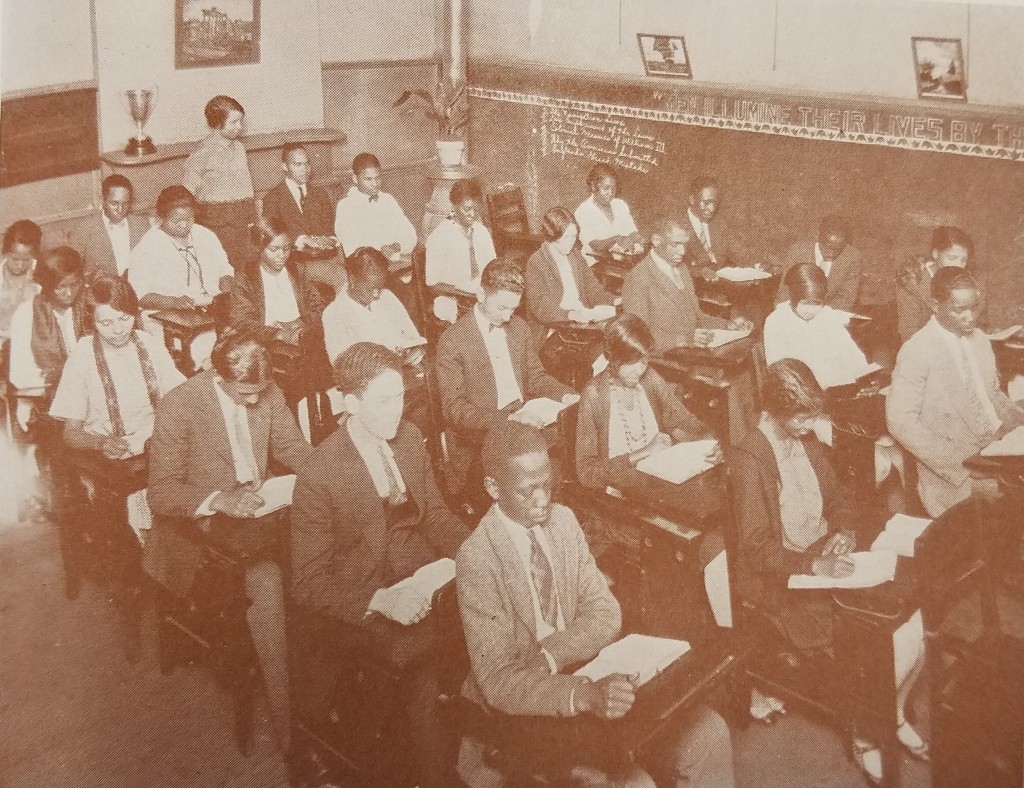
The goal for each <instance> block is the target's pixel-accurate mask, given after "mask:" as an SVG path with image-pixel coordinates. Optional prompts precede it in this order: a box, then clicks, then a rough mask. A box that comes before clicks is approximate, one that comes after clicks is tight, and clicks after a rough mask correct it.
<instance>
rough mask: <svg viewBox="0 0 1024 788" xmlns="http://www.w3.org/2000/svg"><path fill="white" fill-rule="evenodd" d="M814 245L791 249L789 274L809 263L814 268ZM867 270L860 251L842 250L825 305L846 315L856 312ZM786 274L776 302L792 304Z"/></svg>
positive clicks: (800, 243)
mask: <svg viewBox="0 0 1024 788" xmlns="http://www.w3.org/2000/svg"><path fill="white" fill-rule="evenodd" d="M815 243H816V242H815V241H797V242H796V243H795V244H793V245H792V246H790V247H789V251H788V252H786V271H789V269H790V268H792V267H793V266H794V265H803V264H805V263H809V264H811V265H815V257H814V244H815ZM863 268H864V261H863V259H862V258H861V254H860V252H859V251H857V250H856V249H854V248H853V247H852V246H847V247H846V248H845V249H843V253H842V254H841V255H839V257H837V258H836V259H835V260H833V261H832V268H831V269H829V272H828V291H827V295H826V300H825V303H826V304H827V305H828V306H830V307H832V308H833V309H843V310H845V311H847V312H849V311H850V310H852V309H853V305H854V304H856V303H857V299H858V298H859V297H860V275H861V271H862V270H863ZM785 278H786V277H785V274H783V276H782V279H781V280H780V283H779V293H778V296H777V297H776V299H775V300H776V302H779V301H788V300H789V288H787V287H786V285H784V284H782V280H784V279H785Z"/></svg>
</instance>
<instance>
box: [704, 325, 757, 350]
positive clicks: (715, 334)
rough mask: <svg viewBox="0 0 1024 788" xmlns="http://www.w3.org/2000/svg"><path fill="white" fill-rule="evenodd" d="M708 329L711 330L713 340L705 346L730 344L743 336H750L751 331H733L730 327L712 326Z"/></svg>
mask: <svg viewBox="0 0 1024 788" xmlns="http://www.w3.org/2000/svg"><path fill="white" fill-rule="evenodd" d="M706 330H710V331H711V341H710V342H709V343H708V344H707V345H705V347H721V346H722V345H728V344H729V343H730V342H735V341H736V340H737V339H743V337H747V336H750V332H749V331H733V330H732V329H728V328H712V329H706Z"/></svg>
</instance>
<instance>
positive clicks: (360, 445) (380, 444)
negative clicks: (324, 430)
mask: <svg viewBox="0 0 1024 788" xmlns="http://www.w3.org/2000/svg"><path fill="white" fill-rule="evenodd" d="M345 428H346V429H347V430H348V436H349V437H350V438H351V439H352V444H353V445H354V446H355V447H356V451H358V452H359V456H360V457H362V458H363V462H364V463H366V470H367V472H369V474H370V479H371V480H372V481H373V486H374V487H376V488H377V495H379V496H380V497H381V498H387V497H388V494H389V493H390V492H391V485H390V484H389V483H388V476H387V471H386V470H385V469H384V462H383V460H382V458H381V456H380V453H381V450H383V452H384V456H385V457H386V458H387V462H388V465H390V466H391V473H393V474H394V476H395V480H396V481H397V482H398V489H399V491H400V492H402V493H405V480H403V479H402V472H401V471H400V470H399V469H398V463H397V462H395V453H394V451H392V449H391V445H390V444H389V443H388V442H387V441H384V440H381V439H380V438H378V437H377V436H376V435H371V434H370V433H369V432H367V430H366V427H364V426H363V425H362V422H360V421H359V418H358V417H356V416H349V417H348V418H347V419H345Z"/></svg>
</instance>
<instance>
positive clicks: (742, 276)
mask: <svg viewBox="0 0 1024 788" xmlns="http://www.w3.org/2000/svg"><path fill="white" fill-rule="evenodd" d="M715 273H716V274H718V276H719V277H721V278H722V279H728V280H729V281H730V282H753V281H754V280H755V279H770V278H771V276H772V275H771V274H770V273H768V272H767V271H762V270H761V269H760V268H736V267H733V266H729V267H726V268H719V269H718V270H717V271H715Z"/></svg>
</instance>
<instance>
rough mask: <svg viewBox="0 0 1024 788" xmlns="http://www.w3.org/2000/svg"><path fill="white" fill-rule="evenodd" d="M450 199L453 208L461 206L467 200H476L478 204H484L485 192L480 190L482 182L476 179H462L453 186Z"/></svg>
mask: <svg viewBox="0 0 1024 788" xmlns="http://www.w3.org/2000/svg"><path fill="white" fill-rule="evenodd" d="M449 198H450V199H451V201H452V205H453V206H455V205H460V204H462V203H464V202H465V201H466V200H475V201H476V202H478V203H482V202H483V201H484V192H483V189H481V188H480V181H478V180H476V178H460V179H459V180H457V181H455V183H453V184H452V190H451V192H449Z"/></svg>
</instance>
